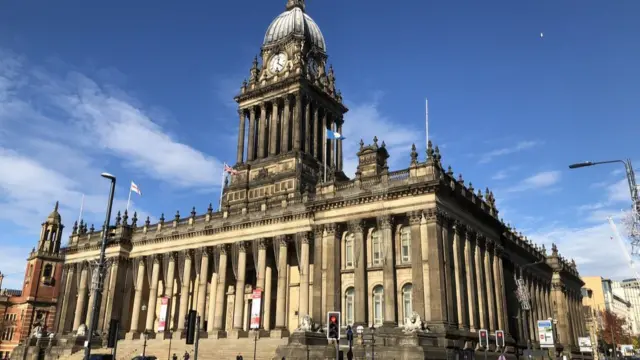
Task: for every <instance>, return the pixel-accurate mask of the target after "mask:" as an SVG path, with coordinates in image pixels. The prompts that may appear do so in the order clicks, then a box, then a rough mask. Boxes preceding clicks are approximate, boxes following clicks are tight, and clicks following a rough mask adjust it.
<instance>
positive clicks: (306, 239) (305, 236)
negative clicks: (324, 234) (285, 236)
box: [298, 231, 313, 244]
mask: <svg viewBox="0 0 640 360" xmlns="http://www.w3.org/2000/svg"><path fill="white" fill-rule="evenodd" d="M298 236H299V237H300V241H301V242H302V243H303V244H310V243H311V242H312V241H313V236H312V234H311V233H310V232H308V231H304V232H301V233H300V234H299V235H298Z"/></svg>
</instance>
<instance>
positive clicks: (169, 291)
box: [163, 252, 176, 334]
mask: <svg viewBox="0 0 640 360" xmlns="http://www.w3.org/2000/svg"><path fill="white" fill-rule="evenodd" d="M163 261H167V262H168V264H167V277H166V278H165V279H164V296H166V297H167V298H168V299H169V301H168V303H167V312H166V314H165V326H164V332H165V333H167V334H168V333H171V330H172V329H173V322H172V320H173V316H172V314H173V313H172V312H171V308H172V307H173V282H174V281H175V278H176V275H175V273H176V254H175V253H174V252H170V253H168V254H166V255H165V257H164V259H163Z"/></svg>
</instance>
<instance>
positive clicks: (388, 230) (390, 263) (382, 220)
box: [378, 215, 398, 327]
mask: <svg viewBox="0 0 640 360" xmlns="http://www.w3.org/2000/svg"><path fill="white" fill-rule="evenodd" d="M392 221H393V219H392V218H391V216H388V215H387V216H380V217H378V229H379V232H380V235H381V237H380V239H381V242H382V248H383V249H384V254H383V256H384V257H383V259H382V260H383V265H382V274H383V275H382V276H383V279H382V286H383V288H384V322H383V326H388V327H395V326H397V325H398V319H397V318H396V294H397V291H396V281H395V280H396V276H395V275H396V274H395V264H394V259H395V256H394V251H393V250H394V246H393V245H394V244H393V243H394V242H393V230H392V227H393V224H392Z"/></svg>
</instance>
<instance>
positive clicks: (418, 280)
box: [338, 131, 426, 319]
mask: <svg viewBox="0 0 640 360" xmlns="http://www.w3.org/2000/svg"><path fill="white" fill-rule="evenodd" d="M338 132H339V131H338ZM407 215H408V217H409V227H410V230H411V283H412V294H411V295H412V301H413V311H415V312H416V313H417V314H418V315H420V318H422V319H426V317H425V315H426V314H425V311H426V309H425V306H424V272H423V270H422V264H423V262H422V235H421V231H420V222H421V221H422V211H412V212H410V213H408V214H407ZM410 315H412V314H405V317H408V316H410Z"/></svg>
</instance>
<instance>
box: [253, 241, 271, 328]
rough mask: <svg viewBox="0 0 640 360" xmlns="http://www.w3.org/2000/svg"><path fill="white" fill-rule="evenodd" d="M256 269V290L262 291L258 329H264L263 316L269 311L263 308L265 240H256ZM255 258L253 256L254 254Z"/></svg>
mask: <svg viewBox="0 0 640 360" xmlns="http://www.w3.org/2000/svg"><path fill="white" fill-rule="evenodd" d="M254 241H258V269H256V270H257V274H256V277H257V279H256V288H258V289H261V290H262V302H261V304H262V311H261V316H260V322H261V324H260V328H264V314H265V313H266V312H268V311H269V309H268V308H266V307H265V275H266V272H267V240H266V239H258V240H254ZM254 256H255V254H254Z"/></svg>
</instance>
